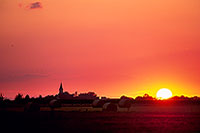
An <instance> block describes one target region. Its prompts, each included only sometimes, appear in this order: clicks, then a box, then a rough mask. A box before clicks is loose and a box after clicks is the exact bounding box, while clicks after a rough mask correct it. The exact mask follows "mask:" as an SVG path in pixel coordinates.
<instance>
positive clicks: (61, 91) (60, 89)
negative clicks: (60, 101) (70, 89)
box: [59, 82, 63, 94]
mask: <svg viewBox="0 0 200 133" xmlns="http://www.w3.org/2000/svg"><path fill="white" fill-rule="evenodd" d="M59 94H63V87H62V82H61V83H60V88H59Z"/></svg>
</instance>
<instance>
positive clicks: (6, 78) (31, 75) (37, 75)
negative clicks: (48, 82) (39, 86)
mask: <svg viewBox="0 0 200 133" xmlns="http://www.w3.org/2000/svg"><path fill="white" fill-rule="evenodd" d="M48 76H49V75H48V74H40V73H27V74H14V75H13V74H6V75H5V74H1V76H0V82H10V81H12V82H15V81H25V80H31V79H40V78H46V77H48Z"/></svg>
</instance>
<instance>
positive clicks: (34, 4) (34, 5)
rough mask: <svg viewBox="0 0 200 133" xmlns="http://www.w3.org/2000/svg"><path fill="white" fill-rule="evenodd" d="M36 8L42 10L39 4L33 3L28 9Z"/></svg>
mask: <svg viewBox="0 0 200 133" xmlns="http://www.w3.org/2000/svg"><path fill="white" fill-rule="evenodd" d="M37 8H42V4H41V2H34V3H31V4H30V6H29V9H37Z"/></svg>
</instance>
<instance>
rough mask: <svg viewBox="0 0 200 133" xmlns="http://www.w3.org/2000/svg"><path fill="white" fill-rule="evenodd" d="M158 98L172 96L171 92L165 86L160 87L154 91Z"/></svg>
mask: <svg viewBox="0 0 200 133" xmlns="http://www.w3.org/2000/svg"><path fill="white" fill-rule="evenodd" d="M156 97H157V98H158V99H168V98H170V97H172V92H171V91H170V90H169V89H167V88H162V89H160V90H158V92H157V93H156Z"/></svg>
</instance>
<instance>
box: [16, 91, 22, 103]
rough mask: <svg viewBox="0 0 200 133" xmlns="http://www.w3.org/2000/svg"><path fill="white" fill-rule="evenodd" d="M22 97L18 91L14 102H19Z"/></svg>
mask: <svg viewBox="0 0 200 133" xmlns="http://www.w3.org/2000/svg"><path fill="white" fill-rule="evenodd" d="M22 99H23V95H22V94H20V93H18V94H17V95H16V96H15V101H16V102H21V101H22Z"/></svg>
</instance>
